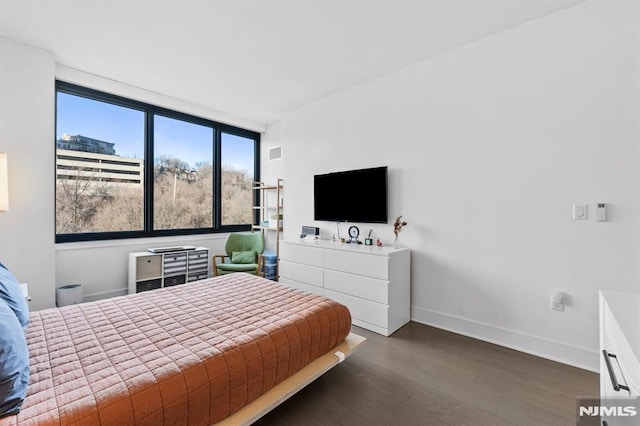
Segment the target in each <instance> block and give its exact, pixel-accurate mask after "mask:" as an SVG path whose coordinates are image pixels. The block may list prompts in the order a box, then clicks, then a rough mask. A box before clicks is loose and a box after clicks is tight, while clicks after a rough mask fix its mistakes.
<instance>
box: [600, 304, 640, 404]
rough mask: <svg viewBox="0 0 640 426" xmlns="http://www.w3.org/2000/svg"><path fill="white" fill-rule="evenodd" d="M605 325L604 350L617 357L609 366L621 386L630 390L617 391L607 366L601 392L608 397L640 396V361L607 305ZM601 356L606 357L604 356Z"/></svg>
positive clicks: (611, 360)
mask: <svg viewBox="0 0 640 426" xmlns="http://www.w3.org/2000/svg"><path fill="white" fill-rule="evenodd" d="M602 313H603V316H604V319H603V325H604V342H603V343H604V348H603V349H605V350H606V351H607V352H608V353H609V354H613V355H615V358H612V357H610V358H609V361H610V362H609V364H610V365H611V367H612V368H613V370H614V372H615V376H616V378H617V380H618V382H619V384H621V385H626V386H627V387H628V388H629V390H628V391H626V390H624V389H622V390H620V391H615V390H614V389H613V385H612V383H611V378H610V376H609V372H608V371H607V368H606V366H605V369H604V370H603V371H602V373H604V374H602V375H601V377H602V376H604V377H602V380H601V386H603V387H604V388H603V389H601V392H602V393H603V394H604V395H608V396H627V395H631V396H639V395H640V361H638V358H637V357H636V356H635V354H634V353H633V350H632V348H631V346H630V345H629V340H628V339H627V338H626V336H625V334H624V332H623V330H622V329H621V328H620V325H619V323H618V321H617V320H616V318H615V316H614V314H613V313H612V312H611V309H610V308H609V306H608V305H607V304H606V303H605V304H604V308H603V312H602ZM601 356H603V357H604V355H603V354H601Z"/></svg>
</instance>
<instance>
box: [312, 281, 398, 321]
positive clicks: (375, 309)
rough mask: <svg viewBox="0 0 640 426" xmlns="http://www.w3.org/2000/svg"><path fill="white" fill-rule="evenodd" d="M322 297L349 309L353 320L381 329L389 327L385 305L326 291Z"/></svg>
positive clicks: (387, 307)
mask: <svg viewBox="0 0 640 426" xmlns="http://www.w3.org/2000/svg"><path fill="white" fill-rule="evenodd" d="M324 295H325V296H326V297H328V298H330V299H333V300H335V301H336V302H338V303H342V304H343V305H345V306H346V307H347V308H349V312H351V316H352V317H353V318H356V319H359V320H361V321H365V322H368V323H369V324H373V325H377V326H379V327H382V328H387V327H388V326H389V306H387V305H383V304H381V303H376V302H372V301H369V300H364V299H360V298H358V297H354V296H350V295H348V294H343V293H338V292H335V291H331V290H327V289H325V290H324Z"/></svg>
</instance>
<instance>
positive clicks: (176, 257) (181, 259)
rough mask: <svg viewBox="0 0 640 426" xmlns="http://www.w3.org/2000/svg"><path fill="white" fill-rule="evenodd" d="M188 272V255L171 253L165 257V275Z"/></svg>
mask: <svg viewBox="0 0 640 426" xmlns="http://www.w3.org/2000/svg"><path fill="white" fill-rule="evenodd" d="M185 272H187V253H184V252H182V253H171V254H165V255H164V275H175V274H181V273H185Z"/></svg>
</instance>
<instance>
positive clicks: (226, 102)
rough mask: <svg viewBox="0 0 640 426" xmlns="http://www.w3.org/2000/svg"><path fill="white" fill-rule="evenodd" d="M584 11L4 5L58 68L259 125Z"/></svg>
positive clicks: (419, 1) (289, 4)
mask: <svg viewBox="0 0 640 426" xmlns="http://www.w3.org/2000/svg"><path fill="white" fill-rule="evenodd" d="M580 1H583V0H439V1H438V0H413V1H409V0H395V1H390V0H342V1H339V0H288V1H285V0H261V1H260V0H253V1H249V0H233V1H231V0H181V1H177V0H173V1H166V0H56V1H51V0H0V35H1V36H4V37H7V38H10V39H14V40H17V41H20V42H23V43H26V44H30V45H33V46H37V47H40V48H43V49H46V50H49V51H51V52H54V54H55V57H56V62H57V63H58V64H61V65H65V66H68V67H71V68H75V69H78V70H82V71H86V72H89V73H92V74H97V75H99V76H102V77H106V78H109V79H113V80H116V81H119V82H122V83H126V84H129V85H132V86H136V87H139V88H143V89H147V90H151V91H153V92H158V93H161V94H164V95H168V96H171V97H174V98H178V99H181V100H184V101H187V102H191V103H194V104H197V105H200V106H204V107H206V108H210V109H213V110H217V111H221V112H224V113H225V114H230V115H232V116H236V117H239V118H242V119H245V120H251V121H253V122H255V123H259V124H268V123H271V122H274V121H277V120H279V119H281V118H282V117H283V115H284V114H286V113H287V112H289V111H292V110H294V109H296V108H298V107H301V106H303V105H305V104H307V103H309V102H313V101H315V100H317V99H320V98H323V97H325V96H328V95H330V94H332V93H335V92H338V91H341V90H345V89H348V88H350V87H353V86H356V85H359V84H361V83H363V82H366V81H368V80H371V79H374V78H376V77H379V76H381V75H384V74H387V73H390V72H393V71H396V70H399V69H402V68H404V67H407V66H409V65H412V64H415V63H417V62H420V61H423V60H425V59H427V58H429V57H431V56H434V55H438V54H441V53H442V52H445V51H447V50H450V49H453V48H455V47H457V46H461V45H463V44H466V43H469V42H471V41H473V40H477V39H479V38H482V37H484V36H487V35H489V34H493V33H496V32H499V31H503V30H505V29H507V28H511V27H513V26H515V25H518V24H520V23H523V22H526V21H529V20H532V19H536V18H538V17H540V16H544V15H547V14H550V13H553V12H555V11H557V10H559V9H562V8H565V7H568V6H571V5H573V4H575V3H579V2H580Z"/></svg>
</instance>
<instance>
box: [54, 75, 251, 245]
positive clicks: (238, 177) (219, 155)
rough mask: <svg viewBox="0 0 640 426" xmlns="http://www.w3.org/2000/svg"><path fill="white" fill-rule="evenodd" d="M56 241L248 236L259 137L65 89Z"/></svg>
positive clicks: (59, 91) (60, 99)
mask: <svg viewBox="0 0 640 426" xmlns="http://www.w3.org/2000/svg"><path fill="white" fill-rule="evenodd" d="M56 106H57V110H56V242H67V241H86V240H101V239H114V238H134V237H149V236H159V235H185V234H197V233H211V232H227V231H236V230H249V229H250V225H251V224H252V223H254V212H253V209H252V205H253V196H254V194H253V191H252V189H251V187H252V182H253V181H256V180H259V178H258V173H259V167H258V164H259V157H258V155H259V154H258V153H259V143H260V135H259V134H258V133H256V132H252V131H249V130H246V129H240V128H236V127H232V126H229V125H225V124H221V123H216V122H214V121H211V120H206V119H202V118H199V117H194V116H190V115H186V114H183V113H179V112H176V111H170V110H167V109H164V108H159V107H155V106H153V105H148V104H144V103H141V102H137V101H133V100H129V99H125V98H121V97H118V96H114V95H110V94H106V93H103V92H98V91H95V90H91V89H86V88H82V87H79V86H76V85H72V84H68V83H63V82H57V83H56Z"/></svg>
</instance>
